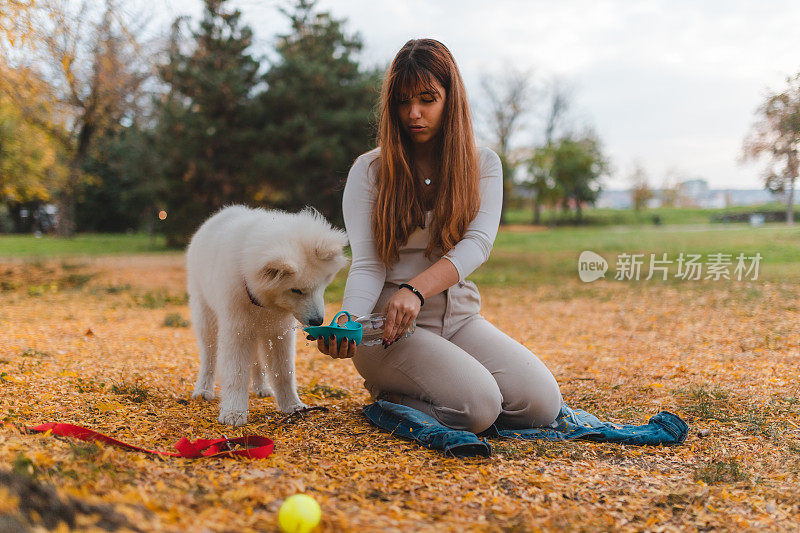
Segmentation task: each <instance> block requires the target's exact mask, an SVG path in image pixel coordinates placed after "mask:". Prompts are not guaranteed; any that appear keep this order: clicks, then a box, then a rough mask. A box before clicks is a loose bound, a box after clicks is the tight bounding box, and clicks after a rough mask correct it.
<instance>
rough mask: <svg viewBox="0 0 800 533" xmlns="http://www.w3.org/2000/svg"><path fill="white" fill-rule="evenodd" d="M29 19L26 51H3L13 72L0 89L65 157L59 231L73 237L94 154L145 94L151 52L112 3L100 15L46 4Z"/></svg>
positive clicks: (89, 7) (54, 0) (56, 1)
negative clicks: (36, 83) (81, 188)
mask: <svg viewBox="0 0 800 533" xmlns="http://www.w3.org/2000/svg"><path fill="white" fill-rule="evenodd" d="M31 17H32V20H33V28H34V31H33V32H32V33H31V34H30V36H29V38H28V39H26V41H25V43H24V45H23V46H14V45H11V46H7V45H6V46H3V47H2V48H0V54H2V56H0V60H1V61H2V62H3V63H4V64H5V65H8V70H9V72H8V74H9V75H7V76H3V77H2V78H0V91H2V92H3V93H4V94H6V95H7V96H8V97H10V98H11V99H12V101H14V102H15V104H16V105H17V106H18V107H19V109H20V110H21V111H22V114H23V117H24V118H25V119H26V120H27V121H29V122H30V123H32V124H35V125H37V126H39V127H41V128H42V129H44V130H45V131H47V132H48V133H49V134H50V135H52V136H53V138H55V139H57V140H58V141H59V142H60V143H61V144H62V146H63V148H64V149H65V151H66V153H67V154H68V158H69V174H68V177H67V179H66V180H65V182H64V184H63V186H62V187H61V190H60V191H59V193H58V227H57V232H58V234H59V235H61V236H69V235H72V233H73V232H74V229H75V212H74V211H75V194H76V188H77V186H78V184H79V183H80V181H81V179H82V176H83V170H82V169H83V165H84V162H85V159H86V156H87V154H88V153H89V149H90V147H91V146H92V143H93V141H94V140H95V139H96V138H97V137H99V136H101V135H103V134H105V133H106V132H107V131H108V130H109V129H110V128H113V127H116V126H117V125H119V124H120V121H121V120H122V119H123V118H124V117H125V116H126V115H129V114H130V113H131V112H132V111H133V108H134V107H135V106H136V105H137V102H138V99H139V96H140V95H139V94H138V93H139V91H140V88H141V87H142V84H143V83H144V81H145V80H146V79H148V78H149V77H150V76H151V75H152V74H153V71H154V70H153V65H152V64H151V63H150V59H151V58H152V54H149V53H147V51H146V50H144V48H143V46H142V45H141V44H140V43H139V41H138V40H137V37H136V36H137V35H138V31H137V30H141V28H142V27H143V26H139V27H137V28H134V27H132V26H133V22H132V21H131V20H129V19H128V18H127V17H125V16H124V15H123V11H122V9H121V8H119V7H118V6H117V5H116V4H115V3H114V1H113V0H106V2H105V5H104V7H102V8H99V9H98V6H97V5H96V4H95V3H88V2H84V3H82V4H80V5H79V6H77V7H76V6H75V4H74V3H72V2H68V1H67V0H42V1H38V2H37V3H36V4H35V6H34V7H33V8H32V14H31ZM139 23H140V24H141V19H140V20H139ZM26 73H31V74H34V76H28V75H27V74H26ZM32 79H37V80H43V81H44V83H45V84H46V88H47V89H46V90H42V87H33V86H31V81H30V80H32ZM32 95H35V97H34V98H32Z"/></svg>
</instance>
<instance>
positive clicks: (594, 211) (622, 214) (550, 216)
mask: <svg viewBox="0 0 800 533" xmlns="http://www.w3.org/2000/svg"><path fill="white" fill-rule="evenodd" d="M795 207H796V206H795ZM785 210H786V206H785V205H783V204H781V203H778V202H771V203H767V204H763V205H736V206H731V207H726V208H719V209H708V208H701V207H657V208H653V209H642V210H641V211H640V212H639V213H637V212H636V211H634V210H633V209H612V208H602V207H600V208H596V207H595V208H589V209H586V210H584V211H583V220H584V223H585V224H592V225H601V226H611V225H645V226H648V225H650V226H652V225H653V217H654V216H658V217H659V218H660V219H661V224H664V225H670V224H709V223H712V217H714V216H719V215H722V214H728V215H732V214H736V213H749V212H755V211H780V212H783V211H785ZM795 212H796V208H795ZM571 217H574V214H573V213H570V214H569V217H564V216H563V215H562V214H561V213H557V212H553V211H549V210H543V211H542V218H541V223H542V224H552V223H554V222H557V221H559V220H562V219H569V218H571ZM506 218H507V220H508V222H509V223H511V224H530V223H531V222H532V220H533V211H532V209H531V208H527V209H520V208H516V209H509V210H508V212H507V215H506ZM716 224H718V225H720V226H722V225H724V224H723V223H716Z"/></svg>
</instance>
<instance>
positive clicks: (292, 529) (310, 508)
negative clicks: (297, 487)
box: [278, 494, 322, 533]
mask: <svg viewBox="0 0 800 533" xmlns="http://www.w3.org/2000/svg"><path fill="white" fill-rule="evenodd" d="M320 518H322V509H320V508H319V504H318V503H317V501H316V500H315V499H314V498H312V497H311V496H308V495H306V494H294V495H292V496H289V497H288V498H286V501H284V502H283V505H281V508H280V510H279V511H278V524H280V526H281V531H283V532H284V533H309V531H311V530H312V529H314V527H316V525H317V524H319V519H320Z"/></svg>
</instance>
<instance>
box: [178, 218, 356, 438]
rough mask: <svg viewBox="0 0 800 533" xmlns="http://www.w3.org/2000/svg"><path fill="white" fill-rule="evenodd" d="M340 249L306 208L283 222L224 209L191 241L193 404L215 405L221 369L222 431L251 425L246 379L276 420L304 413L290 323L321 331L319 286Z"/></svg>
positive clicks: (339, 259) (339, 260)
mask: <svg viewBox="0 0 800 533" xmlns="http://www.w3.org/2000/svg"><path fill="white" fill-rule="evenodd" d="M346 244H347V235H346V234H345V232H344V231H342V230H339V229H335V228H333V227H331V225H330V224H329V223H328V221H326V220H325V218H324V217H323V216H322V215H320V214H319V213H318V212H317V211H316V210H314V209H313V208H310V207H307V208H305V209H304V210H302V211H301V212H299V213H288V212H285V211H279V210H265V209H250V208H248V207H245V206H240V205H234V206H229V207H225V208H223V209H221V210H220V211H218V212H217V213H216V214H214V215H213V216H212V217H211V218H209V219H208V220H206V221H205V223H203V225H202V226H200V229H198V230H197V232H196V233H195V234H194V236H193V237H192V240H191V242H190V243H189V247H188V249H187V250H186V267H187V271H188V290H189V305H190V307H191V310H192V322H193V324H194V328H195V332H196V333H197V342H198V345H199V348H200V372H199V374H198V376H197V383H196V385H195V388H194V393H193V394H192V397H193V398H197V397H202V398H205V399H207V400H210V399H212V398H214V374H215V370H218V371H219V377H220V396H221V402H220V413H219V421H220V422H221V423H223V424H232V425H235V426H239V425H242V424H246V423H247V408H248V391H249V387H250V379H251V376H252V380H253V391H254V392H255V393H256V394H257V395H258V396H261V397H263V396H271V395H272V391H273V390H274V391H275V401H276V402H277V404H278V409H279V410H280V411H281V412H282V413H284V414H289V413H292V412H294V411H296V410H298V409H302V408H304V407H306V405H305V404H303V402H301V401H300V398H299V397H298V396H297V383H296V380H295V376H294V369H295V341H296V333H295V331H294V326H295V319H297V320H298V321H300V323H302V324H303V325H309V324H310V325H314V326H318V325H320V324H322V321H323V319H324V315H325V302H324V300H323V293H324V291H325V287H326V286H327V285H328V284H329V283H330V282H331V280H333V277H334V276H335V275H336V273H337V272H338V271H339V270H340V269H341V268H342V267H344V266H346V265H347V264H348V262H349V259H348V258H347V257H346V256H345V255H344V254H343V251H342V249H343V248H344V246H345V245H346ZM245 284H246V287H247V288H245ZM248 289H249V291H250V295H251V296H252V297H253V299H254V300H255V301H256V302H258V304H260V305H261V307H260V306H259V305H256V304H255V303H253V302H252V301H251V299H250V296H248V293H247V291H248ZM293 289H295V290H294V291H293ZM297 290H300V291H301V292H302V294H298V293H297V292H296V291H297Z"/></svg>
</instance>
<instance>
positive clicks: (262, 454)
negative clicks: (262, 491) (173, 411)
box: [25, 422, 274, 459]
mask: <svg viewBox="0 0 800 533" xmlns="http://www.w3.org/2000/svg"><path fill="white" fill-rule="evenodd" d="M25 429H27V430H28V431H41V432H45V431H49V432H51V433H52V434H53V435H60V436H62V437H74V438H76V439H80V440H85V441H99V442H104V443H106V444H113V445H114V446H119V447H120V448H125V449H127V450H135V451H137V452H145V453H151V454H156V455H168V456H170V457H188V458H196V457H233V456H241V457H249V458H251V459H266V458H267V457H269V456H270V455H271V454H272V451H273V445H274V443H273V442H272V439H269V438H267V437H261V436H259V435H246V436H244V437H236V438H233V439H228V438H222V439H197V440H196V441H194V442H192V441H190V440H189V439H187V438H186V437H183V438H182V439H181V440H179V441H178V442H176V443H175V444H174V446H175V449H176V450H178V453H173V452H159V451H157V450H146V449H144V448H140V447H138V446H134V445H133V444H128V443H126V442H122V441H119V440H117V439H114V438H111V437H109V436H108V435H103V434H102V433H98V432H96V431H92V430H91V429H87V428H84V427H81V426H75V425H73V424H59V423H57V422H49V423H47V424H41V425H39V426H35V427H32V428H25ZM236 444H239V445H242V446H248V447H247V448H242V449H240V450H233V449H231V445H236Z"/></svg>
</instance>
